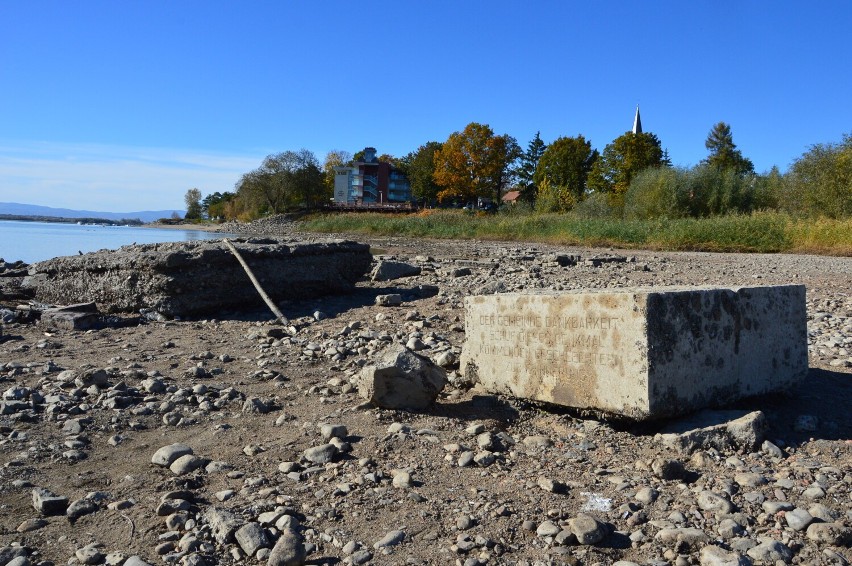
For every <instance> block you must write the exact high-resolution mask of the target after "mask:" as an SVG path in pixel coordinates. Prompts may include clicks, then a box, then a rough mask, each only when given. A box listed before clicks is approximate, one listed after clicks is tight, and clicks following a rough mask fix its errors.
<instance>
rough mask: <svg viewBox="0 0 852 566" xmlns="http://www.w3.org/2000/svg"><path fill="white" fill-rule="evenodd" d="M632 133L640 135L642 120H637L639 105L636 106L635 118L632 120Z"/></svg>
mask: <svg viewBox="0 0 852 566" xmlns="http://www.w3.org/2000/svg"><path fill="white" fill-rule="evenodd" d="M633 133H634V134H641V133H642V119H641V118H639V105H638V104H637V105H636V117H635V118H633Z"/></svg>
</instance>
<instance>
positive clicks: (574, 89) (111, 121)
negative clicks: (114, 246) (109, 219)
mask: <svg viewBox="0 0 852 566" xmlns="http://www.w3.org/2000/svg"><path fill="white" fill-rule="evenodd" d="M359 5H361V6H363V7H364V8H363V9H358V6H359ZM850 22H852V3H850V2H848V1H847V0H843V1H826V2H819V3H813V4H810V5H807V6H806V5H805V4H804V3H801V2H788V1H777V0H775V1H747V2H734V1H713V2H709V1H707V2H705V1H695V2H684V1H683V0H678V1H671V2H669V1H659V2H656V1H655V2H626V1H625V2H620V1H619V2H615V1H600V2H565V1H559V2H524V3H518V2H503V1H499V0H494V1H488V2H485V1H481V2H480V1H477V2H473V1H471V2H449V1H448V2H442V1H430V2H414V1H411V2H405V1H399V2H382V1H376V2H369V3H355V2H337V1H321V2H313V1H311V2H307V1H306V2H277V1H275V2H273V1H266V2H264V1H251V0H250V1H246V2H221V1H217V0H205V1H193V0H182V1H179V2H165V1H144V2H142V1H119V2H116V1H84V2H67V1H64V0H63V1H38V0H34V1H24V0H18V1H15V0H8V1H6V2H3V3H2V5H0V109H2V120H0V202H24V203H31V204H41V205H46V206H57V207H69V208H84V209H91V210H104V211H135V210H146V209H156V210H161V209H174V208H182V205H183V195H184V193H185V192H186V190H187V189H189V188H191V187H198V188H199V189H200V190H201V192H202V193H203V194H209V193H212V192H214V191H226V190H233V187H234V184H235V183H236V182H237V180H238V179H239V177H240V175H241V174H242V173H244V172H246V171H249V170H251V169H253V168H255V167H257V166H258V165H259V164H260V162H261V161H262V159H263V157H264V156H266V155H268V154H270V153H277V152H280V151H284V150H289V149H293V150H295V149H300V148H307V149H309V150H311V151H313V152H314V153H316V155H317V157H318V158H319V159H320V160H322V159H323V157H324V156H325V153H326V152H327V151H329V150H331V149H345V150H348V151H350V152H353V153H354V152H355V151H357V150H359V149H362V148H363V147H364V146H367V145H372V146H375V147H376V148H377V149H378V151H379V153H390V154H393V155H403V154H405V153H408V152H409V151H412V150H414V149H416V148H417V147H418V146H419V145H421V144H423V143H425V142H427V141H431V140H437V141H443V140H445V139H446V138H447V137H448V136H449V135H450V134H451V133H452V132H454V131H458V130H461V129H463V128H464V126H465V125H466V124H468V123H469V122H472V121H476V122H482V123H487V124H489V125H490V126H491V127H492V128H493V129H494V130H495V132H497V133H500V134H503V133H506V134H510V135H512V136H514V137H515V138H516V139H517V140H518V142H519V143H520V145H521V146H522V147H524V148H525V147H526V145H527V143H528V142H529V140H530V139H531V138H532V137H533V136H534V135H535V133H536V131H540V132H541V136H542V138H543V139H544V141H545V142H550V141H552V140H553V139H555V138H557V137H559V136H574V135H577V134H583V135H584V136H585V137H586V138H587V139H590V140H591V141H592V144H593V145H594V146H595V147H596V148H598V149H599V150H603V148H604V147H605V146H606V144H607V143H609V142H611V141H612V140H613V139H614V138H616V137H618V136H619V135H621V134H622V133H624V132H625V131H627V130H629V129H630V127H631V125H632V120H633V113H634V111H635V108H636V104H637V103H638V104H640V105H641V112H642V121H643V125H644V127H645V131H651V132H654V133H655V134H657V136H659V138H660V139H661V141H662V143H663V146H664V147H665V148H667V149H668V151H669V154H670V156H671V158H672V160H673V162H674V163H675V164H677V165H686V166H690V165H694V164H695V163H697V162H698V161H700V160H701V159H702V158H703V157H705V155H706V150H705V148H704V140H705V138H706V136H707V133H708V132H709V130H710V128H711V127H712V126H713V124H715V123H716V122H718V121H725V122H728V123H729V124H731V127H732V131H733V135H734V141H735V142H736V143H737V145H738V146H739V148H740V149H741V150H742V151H743V154H744V155H746V156H747V157H749V158H751V159H752V161H753V162H754V164H755V166H756V168H757V170H758V171H765V170H768V169H769V168H770V167H772V166H773V165H777V166H779V167H780V168H781V169H782V170H786V169H787V167H788V166H789V165H790V163H791V162H792V161H793V160H794V159H796V158H797V157H798V156H800V155H801V154H802V153H803V152H804V151H806V150H807V148H808V147H809V146H810V145H812V144H816V143H829V142H838V141H840V139H841V138H842V135H843V134H844V133H849V132H852V103H850V100H852V98H850V93H852V43H850V42H849V30H848V26H849V23H850Z"/></svg>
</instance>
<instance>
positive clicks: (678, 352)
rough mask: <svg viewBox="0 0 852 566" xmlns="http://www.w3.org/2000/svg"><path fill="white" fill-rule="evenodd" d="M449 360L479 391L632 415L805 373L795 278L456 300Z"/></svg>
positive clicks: (753, 390)
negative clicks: (457, 341)
mask: <svg viewBox="0 0 852 566" xmlns="http://www.w3.org/2000/svg"><path fill="white" fill-rule="evenodd" d="M465 332H466V337H467V342H466V344H465V346H464V349H463V351H462V360H461V367H462V369H463V370H464V371H465V373H466V375H467V377H468V379H470V380H472V381H475V382H478V383H480V384H481V385H482V386H483V387H484V388H485V389H487V390H489V391H491V392H495V393H503V394H509V395H513V396H515V397H521V398H527V399H535V400H539V401H545V402H549V403H555V404H558V405H564V406H569V407H577V408H584V409H592V410H598V411H602V412H610V413H616V414H621V415H625V416H628V417H630V418H634V419H640V420H641V419H648V418H658V417H665V416H671V415H678V414H684V413H688V412H691V411H695V410H697V409H701V408H705V407H710V406H720V405H723V404H725V403H729V402H732V401H734V400H737V399H740V398H743V397H748V396H754V395H760V394H763V393H767V392H770V391H776V390H783V389H788V388H790V387H791V386H793V385H794V384H795V383H797V382H798V381H799V380H800V379H802V378H803V377H804V376H805V375H806V374H807V369H808V350H807V327H806V314H805V288H804V286H797V285H789V286H776V287H743V288H732V289H723V288H683V287H670V288H656V289H622V290H606V291H581V292H563V293H541V294H517V293H512V294H500V295H491V296H475V297H468V298H466V299H465Z"/></svg>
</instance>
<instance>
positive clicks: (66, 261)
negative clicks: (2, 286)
mask: <svg viewBox="0 0 852 566" xmlns="http://www.w3.org/2000/svg"><path fill="white" fill-rule="evenodd" d="M233 243H234V245H235V246H236V248H237V250H238V251H239V252H240V254H241V255H242V256H243V258H244V259H245V261H246V262H247V263H248V265H249V266H250V267H251V269H252V271H253V272H254V274H255V276H256V277H257V278H258V280H259V281H260V283H261V285H262V286H263V288H264V290H265V291H266V293H267V294H269V296H270V297H271V298H272V300H273V301H282V300H286V299H304V298H311V297H315V296H321V295H324V294H330V293H341V292H348V291H350V290H351V289H352V287H353V286H354V284H355V281H357V280H358V279H359V278H361V277H362V276H363V275H364V274H365V273H366V272H367V271H368V269H369V267H370V261H371V256H370V252H369V247H368V246H367V245H366V244H359V243H356V242H350V241H344V240H333V241H327V242H319V243H301V242H295V241H291V242H288V241H279V240H272V239H260V238H254V239H247V240H245V239H235V240H233ZM23 285H24V287H26V288H28V289H30V290H31V291H32V292H34V293H35V296H36V298H37V299H38V300H39V301H43V302H46V303H59V304H67V303H80V302H89V301H94V302H96V303H97V304H98V306H99V307H100V309H101V310H102V311H105V312H132V311H137V310H140V309H153V310H154V311H156V312H159V313H162V314H164V315H166V316H187V315H197V314H207V313H221V312H222V311H228V310H234V309H245V308H263V307H264V303H263V300H262V299H261V298H260V296H259V295H258V293H257V291H256V290H255V288H254V286H253V285H252V283H251V281H250V280H249V278H248V276H247V275H246V273H245V271H243V268H242V266H240V264H239V262H238V261H237V259H236V258H235V257H234V256H233V255H232V254H231V252H230V251H229V250H228V249H227V248H226V247H225V245H224V244H223V243H222V242H221V241H217V240H209V241H194V242H177V243H167V244H145V245H137V246H124V247H122V248H120V249H118V250H101V251H98V252H94V253H89V254H84V255H80V256H69V257H58V258H54V259H51V260H48V261H43V262H40V263H35V264H32V265H31V266H30V269H29V275H28V276H27V277H26V279H25V280H24V282H23Z"/></svg>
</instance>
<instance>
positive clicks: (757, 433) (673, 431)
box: [659, 410, 768, 453]
mask: <svg viewBox="0 0 852 566" xmlns="http://www.w3.org/2000/svg"><path fill="white" fill-rule="evenodd" d="M767 428H768V425H767V422H766V416H765V415H764V414H763V412H762V411H750V412H749V411H741V410H727V411H720V410H704V411H699V412H698V413H695V414H694V415H690V416H689V417H686V418H683V419H679V420H676V421H674V422H671V423H669V424H667V425H666V426H665V427H663V428H662V429H661V430H660V433H659V439H660V440H661V441H662V443H663V445H664V446H666V447H667V448H673V449H675V450H679V451H681V452H685V453H689V452H693V451H695V450H698V449H707V448H715V449H716V450H720V451H729V450H732V449H739V448H742V449H745V450H753V449H754V448H756V447H757V446H759V445H760V443H761V442H762V441H763V437H764V435H765V434H766V430H767Z"/></svg>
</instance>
